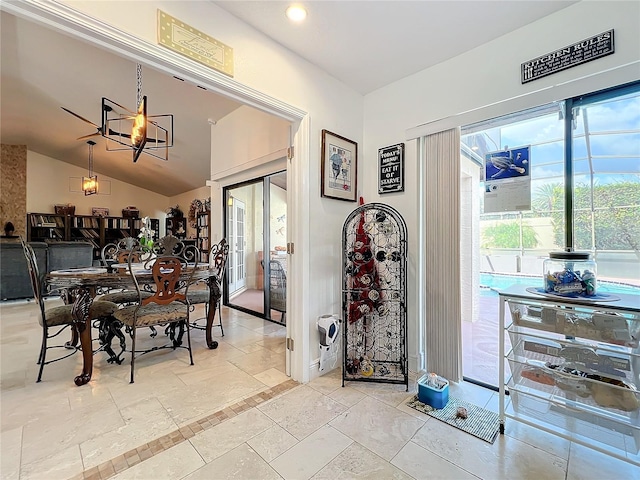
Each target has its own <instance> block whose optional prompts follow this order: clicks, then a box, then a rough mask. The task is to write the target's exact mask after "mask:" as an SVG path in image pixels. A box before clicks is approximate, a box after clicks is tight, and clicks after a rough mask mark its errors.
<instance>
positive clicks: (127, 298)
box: [100, 290, 151, 305]
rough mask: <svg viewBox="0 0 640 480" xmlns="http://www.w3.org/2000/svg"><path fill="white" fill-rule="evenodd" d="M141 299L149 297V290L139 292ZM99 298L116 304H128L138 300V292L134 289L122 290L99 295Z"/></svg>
mask: <svg viewBox="0 0 640 480" xmlns="http://www.w3.org/2000/svg"><path fill="white" fill-rule="evenodd" d="M140 295H141V296H142V299H143V300H144V299H145V298H149V297H150V296H151V293H149V292H140ZM100 300H102V301H105V302H113V303H117V304H118V305H129V304H132V303H137V301H138V292H136V291H135V290H122V291H120V292H113V293H107V294H105V295H102V296H101V297H100Z"/></svg>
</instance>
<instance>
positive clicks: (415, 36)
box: [0, 0, 576, 196]
mask: <svg viewBox="0 0 640 480" xmlns="http://www.w3.org/2000/svg"><path fill="white" fill-rule="evenodd" d="M183 1H186V0H183ZM214 3H215V4H217V5H218V6H220V7H221V8H223V9H225V10H227V11H229V12H230V13H232V14H233V15H235V16H237V17H238V18H240V19H241V20H243V21H244V22H246V23H248V24H249V25H252V26H254V27H255V28H256V29H258V30H260V31H262V32H264V34H265V35H267V36H269V37H271V38H273V39H274V40H275V41H277V42H278V43H280V44H282V45H283V46H285V47H286V48H288V49H290V50H291V51H293V52H295V53H297V54H298V55H300V56H301V57H303V58H305V59H307V60H308V61H309V62H311V63H313V64H315V65H317V66H318V67H320V68H322V69H323V70H325V71H327V72H328V73H329V74H331V75H333V76H334V77H335V78H337V79H339V80H341V81H342V82H344V83H345V84H347V85H350V86H351V87H352V88H353V89H354V90H356V91H358V92H360V93H362V94H366V93H368V92H371V91H373V90H375V89H377V88H380V87H382V86H384V85H387V84H389V83H391V82H393V81H395V80H398V79H400V78H403V77H405V76H407V75H410V74H412V73H415V72H418V71H420V70H423V69H424V68H427V67H429V66H432V65H435V64H437V63H439V62H442V61H444V60H446V59H448V58H451V57H453V56H456V55H458V54H460V53H462V52H465V51H467V50H470V49H472V48H474V47H476V46H478V45H480V44H482V43H485V42H488V41H490V40H492V39H494V38H497V37H499V36H501V35H504V34H505V33H508V32H510V31H512V30H515V29H517V28H519V27H521V26H523V25H526V24H527V23H530V22H533V21H535V20H537V19H539V18H541V17H544V16H546V15H549V14H550V13H553V12H555V11H557V10H559V9H562V8H565V7H567V6H569V5H571V4H573V3H576V2H575V1H520V0H511V1H312V2H300V3H303V4H304V6H305V7H306V9H307V10H308V12H309V15H308V17H307V20H306V21H305V23H304V24H302V25H294V24H291V23H290V22H289V21H288V19H286V17H285V15H284V11H285V9H286V6H287V5H288V4H289V3H288V2H282V1H215V2H214ZM1 20H2V24H1V29H0V33H1V39H0V48H1V51H0V61H1V74H2V78H1V82H2V83H1V92H0V98H1V100H2V101H1V102H0V107H1V111H0V141H1V142H2V143H7V144H26V145H27V147H28V149H29V150H31V151H34V152H38V153H40V154H43V155H46V156H49V157H53V158H57V159H60V160H63V161H66V162H69V163H72V164H75V165H78V166H81V167H86V165H87V158H88V146H87V144H86V140H85V141H79V140H76V139H77V138H78V137H81V136H83V135H87V134H89V133H92V132H95V131H96V127H93V126H91V125H90V124H87V123H85V122H83V121H82V120H80V119H79V118H77V117H74V116H72V115H70V114H68V113H66V112H64V111H63V110H62V109H61V108H60V107H66V108H68V109H69V110H72V111H73V112H75V113H77V114H78V115H80V116H81V117H84V118H86V119H88V120H89V121H90V122H92V123H95V124H100V123H101V99H102V97H107V98H109V99H111V100H113V101H116V102H118V103H120V104H121V105H125V106H127V107H129V108H134V106H135V103H136V66H135V64H133V63H131V62H130V61H128V60H125V59H123V58H120V57H117V56H114V55H113V54H111V53H108V52H106V51H104V50H101V49H99V48H97V47H95V46H93V45H90V44H87V43H84V42H82V41H79V40H76V39H73V38H71V37H68V36H65V35H62V34H59V33H57V32H54V31H52V30H48V29H46V28H44V27H42V26H38V25H35V24H33V23H30V22H28V21H25V20H23V19H19V18H16V17H14V16H12V15H10V14H8V13H6V12H4V11H3V12H1ZM212 33H213V34H214V32H212ZM143 93H144V94H145V95H147V96H148V112H149V114H154V115H158V114H166V113H172V114H173V115H174V134H175V138H174V145H175V146H174V147H173V148H171V149H170V150H169V161H168V162H163V161H161V160H157V159H154V158H152V157H148V156H145V155H143V156H142V157H141V158H140V159H139V160H138V162H137V163H136V164H133V163H132V160H131V154H130V153H129V152H117V153H116V152H106V151H105V139H103V138H101V137H99V136H97V137H94V139H97V142H98V144H97V145H96V147H95V149H94V162H95V170H96V172H98V174H102V175H107V176H110V177H113V178H116V179H120V180H123V181H126V182H128V183H131V184H134V185H137V186H139V187H142V188H146V189H148V190H151V191H154V192H158V193H162V194H163V195H167V196H174V195H178V194H180V193H184V192H186V191H189V190H192V189H195V188H198V187H202V186H204V185H205V181H206V180H207V179H209V178H210V148H211V147H210V127H209V123H208V120H209V119H211V120H214V121H217V120H219V119H220V118H222V117H224V116H225V115H227V114H229V113H230V112H232V111H233V110H235V109H236V108H238V107H239V106H240V105H239V104H238V103H236V102H234V101H231V100H228V99H225V98H222V97H220V96H218V95H216V94H214V93H212V92H208V91H204V90H202V89H200V88H197V87H195V86H193V85H191V84H187V83H186V82H182V81H180V80H177V79H175V78H172V77H169V76H167V75H164V74H160V73H158V72H155V71H154V70H152V69H150V68H144V69H143Z"/></svg>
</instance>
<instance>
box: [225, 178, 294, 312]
mask: <svg viewBox="0 0 640 480" xmlns="http://www.w3.org/2000/svg"><path fill="white" fill-rule="evenodd" d="M286 189H287V177H286V172H281V173H278V174H274V175H269V176H267V177H263V178H259V179H255V180H252V181H249V182H245V183H242V184H239V185H234V186H231V187H226V188H225V201H226V205H227V207H226V213H225V216H226V220H225V225H226V232H225V235H226V238H227V239H228V241H229V245H230V250H229V261H228V265H229V267H228V271H227V274H228V275H227V279H228V281H227V291H226V293H225V304H227V305H229V306H231V307H234V308H237V309H239V310H242V311H246V312H249V313H252V314H254V315H256V316H259V317H261V318H265V319H267V320H272V321H275V322H278V323H282V324H284V323H285V320H286V291H287V290H286V277H287V248H286V245H287V243H286V239H287V230H286V228H287V219H286V217H287V215H286V214H287V191H286ZM265 233H266V235H265ZM265 252H266V253H265Z"/></svg>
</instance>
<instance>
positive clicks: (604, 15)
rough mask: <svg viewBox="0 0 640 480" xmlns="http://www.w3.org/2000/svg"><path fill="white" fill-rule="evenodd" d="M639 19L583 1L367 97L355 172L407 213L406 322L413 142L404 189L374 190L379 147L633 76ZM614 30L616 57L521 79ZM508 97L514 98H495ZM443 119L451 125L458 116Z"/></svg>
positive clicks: (415, 353) (412, 331)
mask: <svg viewBox="0 0 640 480" xmlns="http://www.w3.org/2000/svg"><path fill="white" fill-rule="evenodd" d="M639 18H640V2H610V1H605V2H598V1H583V2H580V3H577V4H575V5H572V6H570V7H568V8H565V9H563V10H560V11H559V12H557V13H555V14H553V15H550V16H547V17H545V18H543V19H541V20H539V21H537V22H534V23H531V24H529V25H527V26H526V27H523V28H521V29H519V30H516V31H515V32H512V33H510V34H508V35H505V36H503V37H500V38H498V39H496V40H494V41H492V42H490V43H488V44H485V45H481V46H479V47H477V48H475V49H474V50H471V51H469V52H466V53H464V54H462V55H459V56H458V57H455V58H453V59H451V60H449V61H446V62H443V63H441V64H438V65H436V66H434V67H432V68H430V69H427V70H423V71H421V72H419V73H416V74H415V75H411V76H409V77H406V78H404V79H402V80H400V81H398V82H395V83H393V84H391V85H389V86H387V87H384V88H381V89H379V90H376V91H375V92H372V93H371V94H369V95H367V96H366V97H365V102H364V118H365V122H364V150H363V153H364V158H365V159H367V161H366V162H365V163H364V164H363V165H362V169H361V170H359V171H360V172H361V173H360V178H361V179H362V181H363V182H362V185H363V189H364V190H363V192H364V195H365V199H366V200H367V201H380V202H384V203H388V204H389V205H391V206H393V207H394V208H396V209H397V210H398V211H399V212H400V213H401V214H402V215H403V216H404V218H405V220H406V221H407V224H408V226H409V229H408V231H409V279H408V285H409V287H410V290H409V292H408V297H409V312H408V318H409V319H416V318H417V312H416V309H415V305H416V304H417V298H418V295H420V292H418V291H417V290H416V287H415V286H416V285H417V281H416V276H415V272H416V270H415V263H416V254H417V247H418V238H419V237H418V232H417V231H416V227H415V226H416V225H417V220H418V217H417V216H418V196H417V192H418V190H417V188H418V175H417V158H416V151H417V142H416V141H406V142H405V143H406V165H405V178H406V179H407V184H406V186H405V192H404V193H397V194H387V195H382V196H380V195H378V194H377V191H378V189H377V180H378V179H377V150H378V148H381V147H384V146H387V145H393V144H396V143H399V142H402V141H405V138H407V130H408V129H412V128H413V127H416V126H418V125H423V124H426V123H429V122H434V121H436V120H439V119H446V118H447V117H453V116H456V115H458V114H460V113H462V112H468V111H474V110H475V112H473V114H467V115H466V118H471V117H474V121H478V120H480V119H488V118H493V117H495V116H498V115H502V114H505V113H509V111H513V110H512V109H514V108H516V107H517V108H516V109H518V110H520V109H524V108H529V107H533V106H536V105H540V104H544V103H547V102H549V101H552V100H559V99H562V98H566V97H569V96H574V95H580V94H583V93H587V92H590V91H594V90H598V89H603V88H607V87H611V86H614V85H619V84H623V83H627V82H630V81H633V80H638V79H639V78H640V64H639V63H638V61H639V60H640V29H639V28H638V19H639ZM611 28H613V29H614V30H615V48H616V52H615V53H614V54H613V55H609V56H608V57H605V58H601V59H598V60H595V61H592V62H589V63H586V64H583V65H579V66H577V67H574V68H571V69H568V70H565V71H563V72H560V73H557V74H554V75H550V76H548V77H545V78H543V79H540V80H536V81H533V82H530V83H528V84H525V85H521V84H520V64H521V63H523V62H525V61H527V60H531V59H533V58H536V57H538V56H540V55H543V54H545V53H549V52H552V51H554V50H556V49H558V48H562V47H564V46H566V45H569V44H572V43H574V42H577V41H580V40H583V39H585V38H589V37H591V36H593V35H596V34H599V33H602V32H604V31H606V30H609V29H611ZM633 62H635V63H633ZM629 64H630V65H629ZM618 67H621V68H618ZM525 94H528V95H525ZM512 98H515V100H512V101H510V102H508V103H506V104H504V103H503V104H500V103H499V102H501V101H503V100H505V99H512ZM442 123H443V125H445V124H446V125H455V124H456V122H455V119H452V120H451V121H450V122H448V123H447V122H442ZM427 171H428V166H427ZM463 208H464V206H463ZM427 248H428V246H427ZM427 281H434V279H427ZM411 286H413V288H411ZM417 332H418V330H417V328H416V326H415V323H414V324H413V325H409V331H408V333H409V339H410V340H409V356H410V359H411V361H412V363H410V368H412V369H415V368H416V367H419V365H420V362H421V357H420V344H421V342H422V339H419V338H417Z"/></svg>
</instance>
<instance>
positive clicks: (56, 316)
mask: <svg viewBox="0 0 640 480" xmlns="http://www.w3.org/2000/svg"><path fill="white" fill-rule="evenodd" d="M20 242H21V243H22V249H23V252H24V256H25V258H26V260H27V270H28V271H29V279H30V281H31V287H32V289H33V296H34V298H35V300H36V302H38V307H39V308H40V315H39V317H38V321H39V323H40V326H41V327H42V343H41V345H40V353H39V355H38V362H37V363H38V364H39V365H40V370H39V371H38V379H37V380H36V383H38V382H40V381H41V380H42V371H43V370H44V366H45V365H48V364H50V363H54V362H57V361H59V360H63V359H65V358H67V357H70V356H71V355H73V354H74V353H76V352H77V351H78V350H79V349H80V347H79V346H78V344H77V338H78V335H77V332H76V331H75V328H76V327H75V325H74V315H73V313H74V311H73V309H74V306H73V305H62V306H60V307H53V308H48V309H47V308H45V306H44V294H43V292H44V277H43V276H42V275H41V274H40V271H39V270H38V263H37V262H36V255H35V252H34V251H33V248H31V245H29V244H28V243H26V242H25V241H24V239H23V238H22V237H20ZM117 309H118V306H117V305H116V304H115V303H112V302H105V301H94V302H92V303H91V306H90V307H89V313H88V315H89V319H91V320H100V321H105V322H106V321H109V319H110V318H111V315H113V313H114V312H115V311H116V310H117ZM67 327H71V328H72V329H74V332H73V335H72V340H71V341H70V342H66V343H65V344H63V345H49V344H48V342H49V339H52V338H54V337H57V336H58V335H60V334H61V333H62V332H63V331H64V330H66V329H67ZM54 348H64V349H67V350H69V352H68V353H67V354H66V355H63V356H61V357H58V358H55V359H54V360H47V351H48V350H51V349H54Z"/></svg>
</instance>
